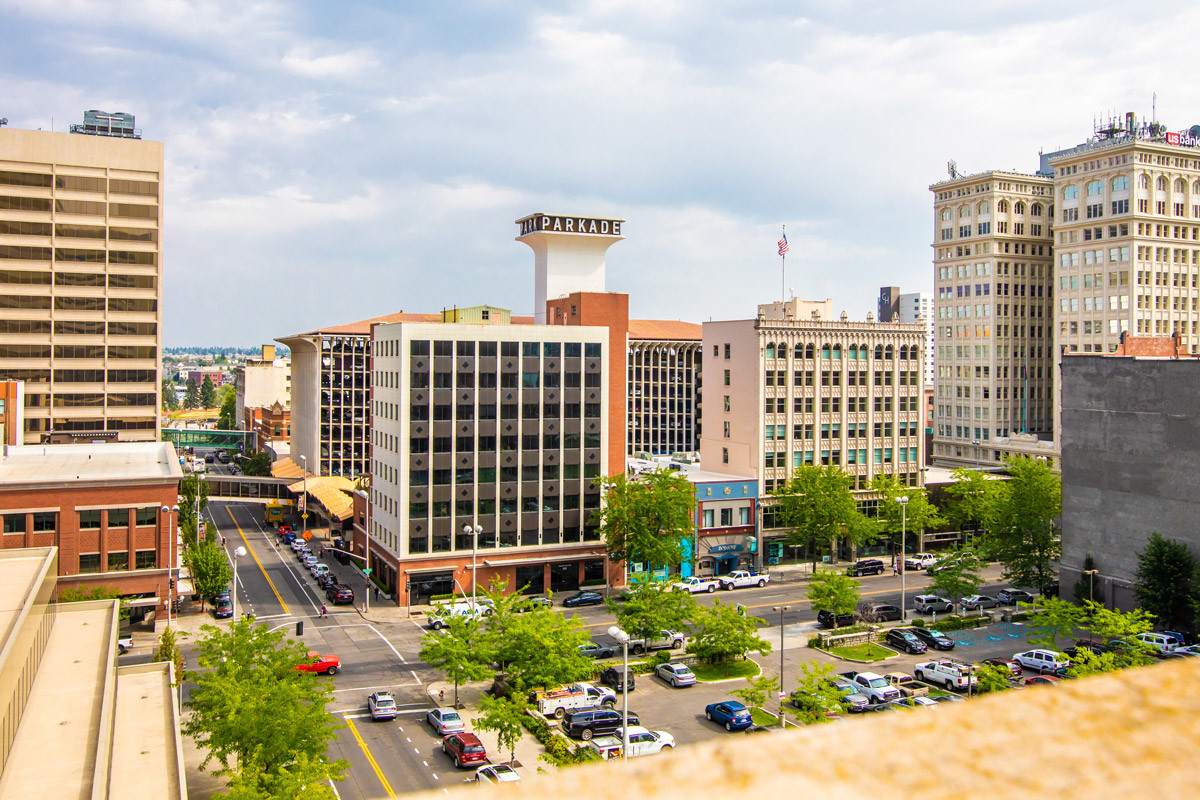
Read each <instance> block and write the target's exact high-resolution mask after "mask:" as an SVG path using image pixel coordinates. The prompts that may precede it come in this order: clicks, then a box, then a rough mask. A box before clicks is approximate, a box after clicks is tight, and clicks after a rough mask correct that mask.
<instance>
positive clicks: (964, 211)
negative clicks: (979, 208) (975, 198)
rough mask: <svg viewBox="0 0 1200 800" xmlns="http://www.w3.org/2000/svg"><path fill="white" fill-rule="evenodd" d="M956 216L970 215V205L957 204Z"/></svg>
mask: <svg viewBox="0 0 1200 800" xmlns="http://www.w3.org/2000/svg"><path fill="white" fill-rule="evenodd" d="M958 216H959V218H960V219H961V218H962V217H969V216H971V207H970V206H959V207H958Z"/></svg>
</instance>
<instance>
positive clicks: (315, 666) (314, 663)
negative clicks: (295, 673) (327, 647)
mask: <svg viewBox="0 0 1200 800" xmlns="http://www.w3.org/2000/svg"><path fill="white" fill-rule="evenodd" d="M341 668H342V660H341V659H340V658H338V657H337V656H323V655H321V654H320V653H318V652H317V651H316V650H310V651H308V661H305V662H304V663H301V664H297V665H296V669H298V670H300V671H301V672H318V673H321V672H323V673H325V674H326V675H336V674H337V671H338V670H339V669H341Z"/></svg>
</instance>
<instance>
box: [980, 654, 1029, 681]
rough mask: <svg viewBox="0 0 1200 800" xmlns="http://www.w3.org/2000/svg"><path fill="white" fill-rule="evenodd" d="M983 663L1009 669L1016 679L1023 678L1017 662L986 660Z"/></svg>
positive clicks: (1004, 659)
mask: <svg viewBox="0 0 1200 800" xmlns="http://www.w3.org/2000/svg"><path fill="white" fill-rule="evenodd" d="M981 663H984V664H990V665H991V666H993V667H999V668H1000V669H1007V670H1008V671H1009V672H1011V673H1012V676H1013V677H1014V678H1018V677H1020V676H1021V665H1020V664H1018V663H1017V662H1015V661H1009V660H1008V659H1007V658H985V659H984V660H983V661H982V662H981Z"/></svg>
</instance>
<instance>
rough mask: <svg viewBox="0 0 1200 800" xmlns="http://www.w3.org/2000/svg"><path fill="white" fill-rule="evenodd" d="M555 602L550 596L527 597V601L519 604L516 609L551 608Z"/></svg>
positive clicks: (522, 610)
mask: <svg viewBox="0 0 1200 800" xmlns="http://www.w3.org/2000/svg"><path fill="white" fill-rule="evenodd" d="M551 606H553V603H551V602H550V598H549V597H527V598H525V602H524V603H522V604H520V605H518V606H517V607H516V608H515V609H514V610H515V611H518V612H525V611H533V610H534V609H535V608H550V607H551Z"/></svg>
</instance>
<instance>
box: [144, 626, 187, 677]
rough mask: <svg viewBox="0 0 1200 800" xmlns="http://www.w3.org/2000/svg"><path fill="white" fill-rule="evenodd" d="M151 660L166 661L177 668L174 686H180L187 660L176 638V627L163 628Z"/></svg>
mask: <svg viewBox="0 0 1200 800" xmlns="http://www.w3.org/2000/svg"><path fill="white" fill-rule="evenodd" d="M150 660H151V661H166V662H167V663H169V664H171V665H173V666H174V668H175V675H174V680H173V681H172V683H171V685H172V686H179V684H180V683H181V682H182V681H183V668H184V666H185V664H186V661H185V659H184V656H183V650H181V649H180V648H179V643H178V642H177V641H176V639H175V629H174V628H171V627H166V628H163V632H162V633H160V634H159V635H158V647H157V648H155V650H154V657H153V658H151V659H150Z"/></svg>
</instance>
